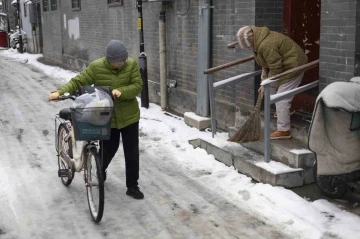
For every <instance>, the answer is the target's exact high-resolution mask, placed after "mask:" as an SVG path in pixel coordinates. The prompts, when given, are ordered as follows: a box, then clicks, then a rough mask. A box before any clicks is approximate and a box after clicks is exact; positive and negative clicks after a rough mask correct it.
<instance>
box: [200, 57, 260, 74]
mask: <svg viewBox="0 0 360 239" xmlns="http://www.w3.org/2000/svg"><path fill="white" fill-rule="evenodd" d="M254 59H255V57H254V56H249V57H246V58H243V59H240V60H236V61H232V62H229V63H226V64H223V65H219V66H216V67H213V68H209V69H207V70H204V74H212V73H214V72H217V71H220V70H224V69H226V68H229V67H232V66H236V65H239V64H242V63H245V62H249V61H252V60H254Z"/></svg>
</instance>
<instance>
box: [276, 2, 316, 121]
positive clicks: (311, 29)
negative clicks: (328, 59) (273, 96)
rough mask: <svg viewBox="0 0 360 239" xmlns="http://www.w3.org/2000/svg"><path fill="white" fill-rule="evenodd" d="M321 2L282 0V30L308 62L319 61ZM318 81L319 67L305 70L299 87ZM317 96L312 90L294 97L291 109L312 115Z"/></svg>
mask: <svg viewBox="0 0 360 239" xmlns="http://www.w3.org/2000/svg"><path fill="white" fill-rule="evenodd" d="M320 8H321V0H284V30H283V32H284V33H285V34H286V35H288V36H289V37H290V38H292V39H293V40H294V41H295V42H296V43H297V44H299V46H300V47H301V48H302V49H303V50H304V52H305V54H306V55H307V57H308V62H312V61H315V60H317V59H319V53H320V45H319V44H320V10H321V9H320ZM318 79H319V67H316V68H312V69H310V70H307V71H306V72H305V74H304V78H303V80H302V82H301V85H306V84H308V83H310V82H313V81H316V80H318ZM318 94H319V88H318V87H316V88H313V89H311V90H308V91H306V92H303V93H300V94H298V95H296V96H295V97H294V100H293V102H292V108H293V109H295V110H296V111H299V112H302V113H305V114H312V112H313V110H314V106H315V102H316V98H317V96H318Z"/></svg>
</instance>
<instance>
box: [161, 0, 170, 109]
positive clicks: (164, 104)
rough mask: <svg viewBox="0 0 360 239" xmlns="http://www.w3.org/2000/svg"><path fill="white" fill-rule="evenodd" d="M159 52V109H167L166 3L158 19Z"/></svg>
mask: <svg viewBox="0 0 360 239" xmlns="http://www.w3.org/2000/svg"><path fill="white" fill-rule="evenodd" d="M159 51H160V97H161V104H160V105H161V109H162V110H166V109H167V107H168V87H167V71H166V3H165V2H163V3H162V4H161V12H160V17H159Z"/></svg>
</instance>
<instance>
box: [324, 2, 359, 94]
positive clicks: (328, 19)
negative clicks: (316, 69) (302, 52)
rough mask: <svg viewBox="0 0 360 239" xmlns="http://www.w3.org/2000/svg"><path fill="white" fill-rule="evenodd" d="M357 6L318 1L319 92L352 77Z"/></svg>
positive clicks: (357, 26)
mask: <svg viewBox="0 0 360 239" xmlns="http://www.w3.org/2000/svg"><path fill="white" fill-rule="evenodd" d="M358 5H359V3H358V1H357V0H323V1H321V36H320V89H323V88H324V87H325V86H326V85H328V84H330V83H332V82H335V81H348V80H350V78H352V77H353V76H354V74H355V51H356V46H355V45H356V44H355V42H356V36H357V34H359V31H357V28H359V16H358V15H359V14H358V12H359V9H358V7H359V6H358ZM357 32H358V33H357ZM357 42H358V43H357V45H359V41H357Z"/></svg>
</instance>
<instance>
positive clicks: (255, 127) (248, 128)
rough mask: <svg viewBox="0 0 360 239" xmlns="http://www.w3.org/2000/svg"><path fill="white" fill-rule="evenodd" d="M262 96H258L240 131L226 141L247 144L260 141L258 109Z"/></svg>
mask: <svg viewBox="0 0 360 239" xmlns="http://www.w3.org/2000/svg"><path fill="white" fill-rule="evenodd" d="M263 96H264V95H263V94H261V93H260V94H259V96H258V99H257V102H256V105H255V109H254V111H253V112H252V113H251V114H250V116H249V118H247V119H246V121H245V123H244V124H243V125H242V126H241V127H240V129H239V130H238V131H237V132H236V133H235V135H233V136H232V137H230V138H229V139H228V141H230V142H238V143H247V142H253V141H257V140H259V139H260V133H261V132H260V131H261V118H260V108H261V103H262V99H263Z"/></svg>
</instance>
